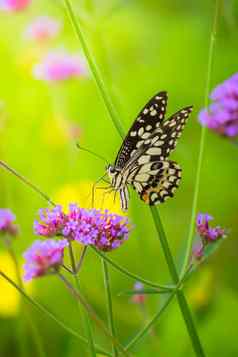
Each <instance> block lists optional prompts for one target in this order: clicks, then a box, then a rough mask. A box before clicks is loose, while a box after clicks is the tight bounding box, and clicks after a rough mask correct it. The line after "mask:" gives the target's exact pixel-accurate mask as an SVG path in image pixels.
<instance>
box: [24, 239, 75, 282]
mask: <svg viewBox="0 0 238 357" xmlns="http://www.w3.org/2000/svg"><path fill="white" fill-rule="evenodd" d="M68 244H69V243H68V241H67V239H61V240H54V239H47V240H44V241H40V240H37V241H35V242H34V243H33V244H32V246H31V247H30V248H28V250H27V251H26V252H25V253H24V255H23V256H24V258H25V261H26V263H25V264H24V267H23V268H24V270H25V275H24V280H26V281H28V280H31V279H33V278H37V277H39V276H43V275H45V274H47V273H49V272H50V271H51V270H52V269H53V268H54V269H57V268H59V266H60V265H61V264H62V263H63V256H64V249H65V247H67V246H68Z"/></svg>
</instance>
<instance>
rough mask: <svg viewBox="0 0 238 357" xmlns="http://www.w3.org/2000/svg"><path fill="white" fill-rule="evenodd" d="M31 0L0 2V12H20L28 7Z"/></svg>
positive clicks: (4, 0) (5, 0) (1, 0)
mask: <svg viewBox="0 0 238 357" xmlns="http://www.w3.org/2000/svg"><path fill="white" fill-rule="evenodd" d="M30 3H31V0H0V10H5V11H13V12H14V11H21V10H24V9H25V8H26V7H27V6H28V5H30Z"/></svg>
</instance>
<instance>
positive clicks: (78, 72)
mask: <svg viewBox="0 0 238 357" xmlns="http://www.w3.org/2000/svg"><path fill="white" fill-rule="evenodd" d="M86 75H87V68H86V64H85V61H84V59H83V57H82V56H80V55H78V54H70V53H67V52H66V51H62V50H60V51H59V50H57V51H53V52H50V53H48V54H47V55H46V57H45V58H43V60H42V62H41V63H38V64H36V65H35V66H34V68H33V76H34V77H35V78H36V79H39V80H43V81H61V80H65V79H69V78H74V77H81V76H86Z"/></svg>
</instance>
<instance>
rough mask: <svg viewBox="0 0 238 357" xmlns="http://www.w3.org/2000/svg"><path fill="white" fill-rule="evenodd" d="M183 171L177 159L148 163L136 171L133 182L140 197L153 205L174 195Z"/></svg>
mask: <svg viewBox="0 0 238 357" xmlns="http://www.w3.org/2000/svg"><path fill="white" fill-rule="evenodd" d="M181 171H182V170H181V168H180V166H179V165H178V164H177V163H176V162H175V161H157V162H153V163H148V164H145V165H141V166H140V167H138V168H137V170H136V171H134V174H133V179H132V177H131V179H132V180H131V183H132V186H133V188H134V189H135V190H136V192H137V193H138V194H139V196H140V198H141V199H142V200H143V201H144V202H145V203H147V204H149V205H151V206H153V205H156V204H159V203H163V202H164V201H165V200H166V199H168V198H169V197H173V195H174V192H175V191H176V189H177V188H178V185H179V182H180V180H181ZM131 175H132V174H131Z"/></svg>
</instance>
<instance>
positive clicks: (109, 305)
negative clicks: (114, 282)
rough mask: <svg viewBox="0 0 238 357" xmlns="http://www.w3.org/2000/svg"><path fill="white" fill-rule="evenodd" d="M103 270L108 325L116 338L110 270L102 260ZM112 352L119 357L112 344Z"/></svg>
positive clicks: (115, 356)
mask: <svg viewBox="0 0 238 357" xmlns="http://www.w3.org/2000/svg"><path fill="white" fill-rule="evenodd" d="M102 269H103V276H104V286H105V290H106V295H107V315H108V325H109V330H110V332H111V334H112V336H113V337H114V338H115V337H116V331H115V324H114V318H113V307H112V295H111V287H110V276H109V269H108V266H107V262H106V261H105V260H104V259H102ZM112 351H113V356H114V357H118V352H117V348H116V346H115V345H114V344H112Z"/></svg>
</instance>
